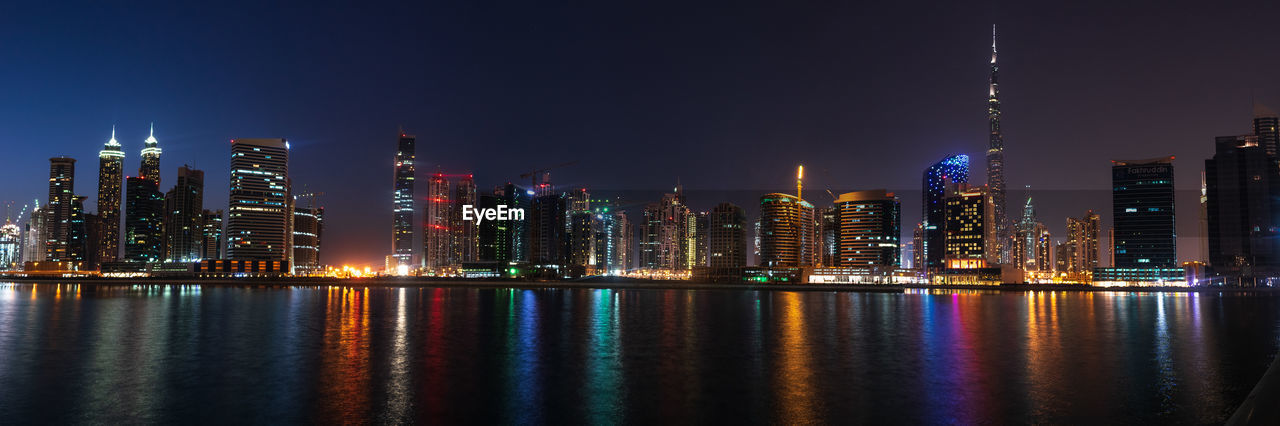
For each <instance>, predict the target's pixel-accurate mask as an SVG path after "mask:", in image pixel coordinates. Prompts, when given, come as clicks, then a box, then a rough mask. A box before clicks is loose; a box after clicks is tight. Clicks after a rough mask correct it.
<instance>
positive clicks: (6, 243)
mask: <svg viewBox="0 0 1280 426" xmlns="http://www.w3.org/2000/svg"><path fill="white" fill-rule="evenodd" d="M21 252H22V229H21V228H19V227H18V224H16V223H13V221H12V220H11V218H8V217H6V218H5V219H4V226H0V271H8V270H13V269H18V267H19V266H20V264H21V261H22V258H21Z"/></svg>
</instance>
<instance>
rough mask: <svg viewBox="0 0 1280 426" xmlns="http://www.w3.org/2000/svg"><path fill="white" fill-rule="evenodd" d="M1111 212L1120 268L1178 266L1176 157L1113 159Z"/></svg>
mask: <svg viewBox="0 0 1280 426" xmlns="http://www.w3.org/2000/svg"><path fill="white" fill-rule="evenodd" d="M1111 186H1112V192H1111V212H1112V217H1113V218H1115V219H1114V222H1115V225H1114V226H1115V230H1114V232H1115V263H1114V264H1113V265H1112V266H1114V267H1118V268H1175V267H1177V266H1178V263H1177V254H1178V253H1177V243H1176V242H1177V232H1176V228H1175V227H1174V211H1173V207H1174V190H1173V157H1165V158H1155V159H1149V160H1137V161H1120V160H1117V161H1112V166H1111Z"/></svg>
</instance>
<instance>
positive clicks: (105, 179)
mask: <svg viewBox="0 0 1280 426" xmlns="http://www.w3.org/2000/svg"><path fill="white" fill-rule="evenodd" d="M123 187H124V150H122V149H121V146H120V142H117V141H116V129H115V127H112V128H111V139H109V140H107V143H106V145H103V147H102V151H98V217H99V222H100V226H99V228H98V229H99V230H100V232H99V233H98V235H96V236H94V237H96V238H97V239H98V254H97V256H98V261H99V262H115V261H116V260H119V258H120V199H121V198H122V197H123V195H124V193H123V191H122V189H123Z"/></svg>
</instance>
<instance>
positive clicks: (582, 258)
mask: <svg viewBox="0 0 1280 426" xmlns="http://www.w3.org/2000/svg"><path fill="white" fill-rule="evenodd" d="M595 221H596V214H595V213H593V212H589V211H574V212H571V213H569V232H568V235H567V240H568V241H567V243H568V252H567V253H566V257H567V264H568V266H569V267H570V268H571V270H572V271H574V272H573V273H574V275H581V274H587V275H590V274H593V273H595V272H596V233H595V231H596V226H597V225H596V223H595Z"/></svg>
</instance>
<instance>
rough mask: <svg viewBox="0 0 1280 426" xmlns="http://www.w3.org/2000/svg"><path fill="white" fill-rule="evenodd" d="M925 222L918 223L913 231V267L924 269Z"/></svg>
mask: <svg viewBox="0 0 1280 426" xmlns="http://www.w3.org/2000/svg"><path fill="white" fill-rule="evenodd" d="M924 265H925V259H924V223H917V224H916V230H915V231H914V232H912V233H911V269H915V270H917V271H922V272H923V271H924Z"/></svg>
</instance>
